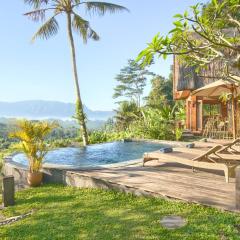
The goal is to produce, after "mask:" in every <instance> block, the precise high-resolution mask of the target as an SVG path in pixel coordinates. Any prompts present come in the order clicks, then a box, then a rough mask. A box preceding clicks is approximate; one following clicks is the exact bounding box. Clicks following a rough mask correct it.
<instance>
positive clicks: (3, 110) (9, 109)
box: [0, 100, 114, 120]
mask: <svg viewBox="0 0 240 240" xmlns="http://www.w3.org/2000/svg"><path fill="white" fill-rule="evenodd" d="M84 111H85V113H86V114H87V117H88V119H90V120H107V119H108V118H110V117H113V116H114V112H113V111H93V110H91V109H89V108H87V107H86V106H84ZM74 113H75V105H74V104H73V103H64V102H59V101H45V100H28V101H19V102H0V117H13V118H16V117H25V118H30V119H40V118H59V119H62V118H71V117H72V116H73V115H74Z"/></svg>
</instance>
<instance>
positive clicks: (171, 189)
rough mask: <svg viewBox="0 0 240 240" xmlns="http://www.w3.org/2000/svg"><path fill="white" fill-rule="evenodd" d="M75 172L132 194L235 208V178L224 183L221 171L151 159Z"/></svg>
mask: <svg viewBox="0 0 240 240" xmlns="http://www.w3.org/2000/svg"><path fill="white" fill-rule="evenodd" d="M75 174H78V175H81V176H83V177H87V178H92V179H95V180H102V181H105V182H108V183H110V184H114V185H115V186H116V185H117V186H119V188H122V187H125V188H127V189H128V190H131V189H132V191H128V192H132V193H135V192H136V193H138V192H147V193H148V195H149V194H150V195H153V196H157V197H167V198H174V199H179V200H184V201H187V202H194V203H199V204H203V205H207V206H212V207H216V208H219V209H223V210H229V211H237V210H236V206H235V179H232V178H231V179H230V183H226V182H225V179H224V176H223V175H222V173H221V172H219V173H218V172H214V173H213V172H210V171H209V172H206V171H200V170H197V171H196V172H193V171H192V169H191V168H189V167H185V166H182V165H178V164H172V163H168V164H163V163H159V162H158V161H152V162H149V163H147V164H146V166H145V167H142V165H141V164H140V162H139V164H133V165H130V166H125V167H117V168H108V169H96V170H87V171H78V172H77V173H75ZM115 188H116V187H115Z"/></svg>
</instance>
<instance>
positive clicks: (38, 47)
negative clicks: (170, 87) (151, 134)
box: [0, 0, 198, 110]
mask: <svg viewBox="0 0 240 240" xmlns="http://www.w3.org/2000/svg"><path fill="white" fill-rule="evenodd" d="M109 2H113V3H116V4H121V5H123V6H125V7H127V8H128V9H129V10H130V13H118V14H116V15H108V14H107V15H106V16H105V17H97V16H92V17H89V16H88V17H87V18H88V19H89V20H90V22H91V26H92V28H93V29H95V30H96V31H97V32H98V33H99V35H100V36H101V40H100V41H99V42H91V41H90V42H89V43H88V44H87V45H84V44H83V43H82V41H81V39H79V38H78V36H75V43H76V47H77V64H78V72H79V79H80V87H81V94H82V100H83V102H84V104H86V105H87V106H88V107H89V108H91V109H93V110H110V109H112V108H114V107H115V106H114V100H113V99H112V95H113V88H114V86H115V84H116V81H115V79H114V78H115V76H116V74H118V73H119V71H120V69H121V68H122V67H124V66H125V65H126V63H127V60H128V59H130V58H133V59H134V58H135V57H136V56H137V55H138V53H139V52H140V51H141V50H142V49H143V48H145V46H146V43H147V42H150V41H151V39H152V37H153V36H154V35H155V34H156V33H158V32H160V33H163V34H165V33H167V32H168V31H169V30H170V29H171V27H172V21H173V15H175V14H176V13H182V12H183V11H184V10H185V9H186V8H187V7H188V6H190V5H193V4H195V3H197V2H198V0H167V1H162V0H148V1H139V0H115V1H113V0H109ZM13 5H14V6H13ZM27 10H29V7H28V6H26V5H24V3H23V1H19V0H18V1H14V2H13V3H11V4H10V3H9V1H3V2H2V5H1V9H0V29H1V37H0V83H1V85H0V101H10V102H13V101H21V100H33V99H43V100H56V101H64V102H74V101H75V90H74V84H73V77H72V71H71V69H72V68H71V61H70V60H71V59H70V50H69V44H68V39H67V35H66V23H65V21H64V20H65V19H64V18H60V25H61V27H60V31H59V34H58V35H57V36H55V37H53V38H51V39H50V40H48V41H42V40H37V41H36V42H35V43H34V44H31V43H30V39H31V36H32V34H33V33H34V32H35V31H36V30H37V28H38V26H39V24H38V23H33V22H31V21H30V20H29V19H27V18H26V17H24V16H23V15H22V14H23V13H24V12H26V11H27ZM171 64H172V60H171V59H168V60H166V61H163V60H160V61H157V62H156V64H155V65H154V66H152V67H151V70H152V71H154V72H155V73H157V74H161V75H163V76H168V74H169V72H170V65H171ZM149 89H150V85H149V84H148V86H147V87H146V91H145V94H147V93H148V91H149Z"/></svg>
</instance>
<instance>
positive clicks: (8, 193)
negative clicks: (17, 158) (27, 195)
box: [2, 176, 15, 207]
mask: <svg viewBox="0 0 240 240" xmlns="http://www.w3.org/2000/svg"><path fill="white" fill-rule="evenodd" d="M14 194H15V187H14V177H13V176H6V177H3V183H2V199H3V206H4V207H8V206H13V205H14Z"/></svg>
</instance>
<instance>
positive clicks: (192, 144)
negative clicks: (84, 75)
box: [186, 143, 195, 148]
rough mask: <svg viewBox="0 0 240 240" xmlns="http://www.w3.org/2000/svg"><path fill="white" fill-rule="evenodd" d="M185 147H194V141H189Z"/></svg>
mask: <svg viewBox="0 0 240 240" xmlns="http://www.w3.org/2000/svg"><path fill="white" fill-rule="evenodd" d="M186 147H187V148H194V147H195V144H194V143H189V144H187V145H186Z"/></svg>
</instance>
